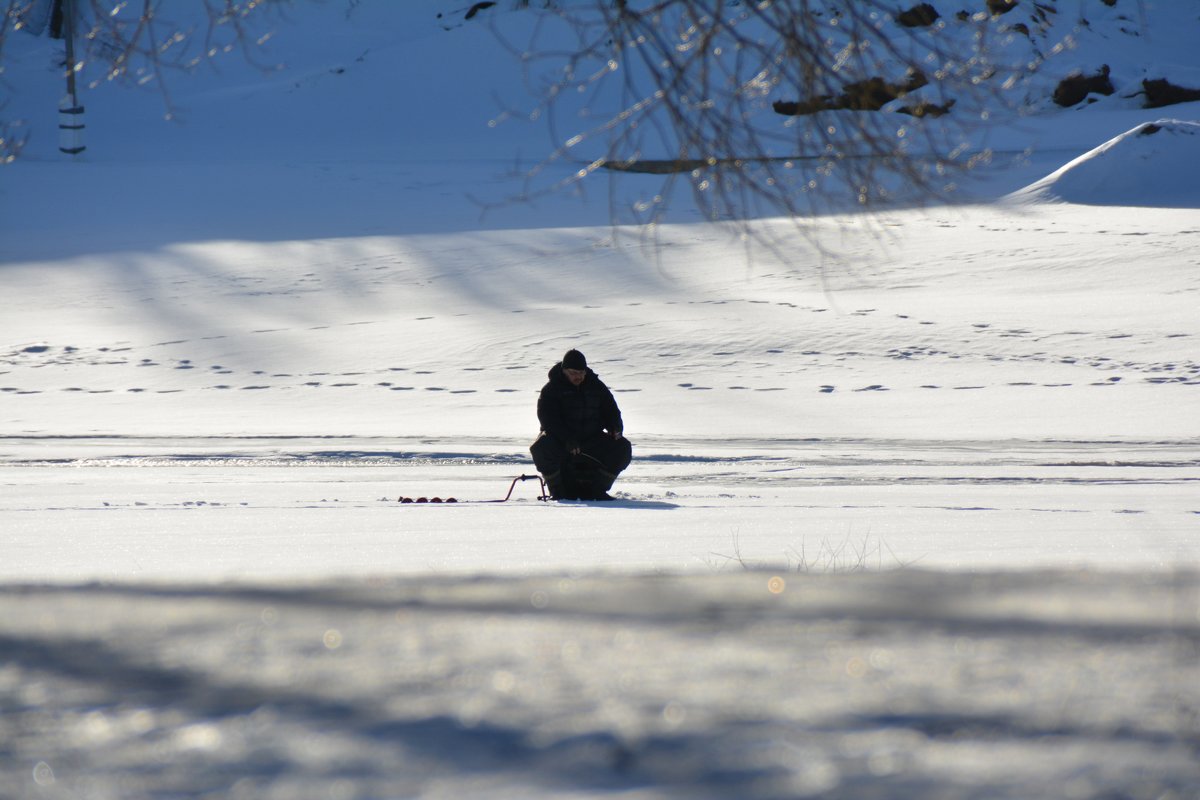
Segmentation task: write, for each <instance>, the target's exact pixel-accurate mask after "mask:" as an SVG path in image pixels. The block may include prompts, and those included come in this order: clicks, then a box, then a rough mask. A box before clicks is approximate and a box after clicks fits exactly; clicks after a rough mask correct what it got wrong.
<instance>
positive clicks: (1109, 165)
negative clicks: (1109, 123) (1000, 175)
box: [1014, 119, 1200, 208]
mask: <svg viewBox="0 0 1200 800" xmlns="http://www.w3.org/2000/svg"><path fill="white" fill-rule="evenodd" d="M1014 197H1015V198H1023V199H1030V200H1042V201H1061V202H1066V203H1079V204H1083V205H1097V206H1157V207H1164V208H1200V123H1197V122H1188V121H1185V120H1178V119H1160V120H1158V121H1156V122H1143V123H1142V124H1141V125H1138V126H1137V127H1136V128H1133V129H1132V130H1129V131H1126V132H1125V133H1123V134H1121V135H1120V136H1118V137H1116V138H1114V139H1111V140H1109V141H1107V142H1105V143H1104V144H1102V145H1100V146H1099V147H1097V148H1096V149H1094V150H1091V151H1089V152H1087V153H1084V154H1083V155H1081V156H1080V157H1079V158H1076V159H1075V160H1073V161H1071V162H1070V163H1068V164H1066V165H1064V166H1063V167H1062V168H1060V169H1058V170H1055V171H1054V172H1052V173H1051V174H1049V175H1047V176H1046V177H1045V178H1042V179H1041V180H1040V181H1037V182H1036V183H1033V184H1030V185H1029V186H1027V187H1025V188H1024V189H1022V190H1020V191H1018V192H1016V193H1014Z"/></svg>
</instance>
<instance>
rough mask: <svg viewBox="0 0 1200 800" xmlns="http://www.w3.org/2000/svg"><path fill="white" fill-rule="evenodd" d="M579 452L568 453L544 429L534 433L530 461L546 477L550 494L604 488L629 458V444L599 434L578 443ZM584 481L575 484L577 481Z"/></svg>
mask: <svg viewBox="0 0 1200 800" xmlns="http://www.w3.org/2000/svg"><path fill="white" fill-rule="evenodd" d="M579 451H580V454H579V455H577V456H572V455H571V454H570V453H568V452H567V448H566V445H564V444H563V443H562V442H560V441H559V440H558V439H556V438H554V437H553V436H551V435H550V434H548V433H543V434H542V435H541V436H539V437H538V439H537V441H536V442H534V443H533V446H532V447H530V448H529V453H530V454H531V455H532V456H533V464H534V466H535V467H537V471H538V472H540V473H542V476H543V477H545V479H546V487H547V488H548V489H549V490H550V493H551V494H553V495H562V494H576V493H577V492H576V491H575V490H576V489H580V490H582V492H583V493H585V494H586V493H587V490H588V489H591V490H594V491H595V492H596V493H602V492H607V491H608V490H609V489H610V488H612V485H613V481H615V480H616V479H617V476H618V475H620V474H621V472H622V471H623V470H624V469H625V468H626V467H628V466H629V462H630V461H632V460H633V446H632V445H631V444H630V443H629V440H628V439H625V438H621V439H614V438H612V437H611V436H607V435H604V434H601V435H599V436H594V437H592V438H591V439H585V440H584V441H583V442H581V443H580V445H579ZM581 483H582V484H585V485H584V486H582V487H581V486H579V484H581Z"/></svg>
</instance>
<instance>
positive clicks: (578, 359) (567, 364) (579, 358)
mask: <svg viewBox="0 0 1200 800" xmlns="http://www.w3.org/2000/svg"><path fill="white" fill-rule="evenodd" d="M562 367H563V369H579V370H584V369H587V359H586V358H584V357H583V353H581V352H579V351H578V350H568V351H567V353H566V355H564V356H563V357H562Z"/></svg>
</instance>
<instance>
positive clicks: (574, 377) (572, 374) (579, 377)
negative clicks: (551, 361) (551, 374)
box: [563, 367, 587, 386]
mask: <svg viewBox="0 0 1200 800" xmlns="http://www.w3.org/2000/svg"><path fill="white" fill-rule="evenodd" d="M563 372H564V373H566V375H567V380H569V381H570V382H571V384H572V385H573V386H578V385H580V384H581V383H583V379H584V378H586V377H587V371H586V370H582V369H567V368H566V367H563Z"/></svg>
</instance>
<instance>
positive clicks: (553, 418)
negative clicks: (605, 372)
mask: <svg viewBox="0 0 1200 800" xmlns="http://www.w3.org/2000/svg"><path fill="white" fill-rule="evenodd" d="M547 377H548V378H549V380H548V381H547V382H546V385H545V386H543V387H542V392H541V394H540V395H539V396H538V405H537V414H538V422H540V423H541V426H542V433H541V435H540V436H538V439H537V441H535V442H534V443H533V446H532V447H530V448H529V452H530V453H531V454H532V455H533V463H534V465H535V466H536V467H537V470H538V472H540V473H542V477H543V478H545V480H546V490H547V491H548V492H549V493H550V496H551V497H553V498H554V499H555V500H612V498H611V497H609V495H608V490H609V489H610V488H612V485H613V481H615V480H616V479H617V475H619V474H620V473H621V471H622V470H624V469H625V468H626V467H628V466H629V462H630V461H631V460H632V459H633V448H632V446H631V445H630V444H629V440H628V439H626V438H625V436H624V431H625V426H624V424H623V422H622V420H621V409H620V408H618V407H617V401H616V399H614V398H613V395H612V392H610V391H609V389H608V387H607V386H605V385H604V382H603V381H601V380H600V376H598V375H597V374H596V373H595V372H592V370H591V369H590V368H589V367H588V365H587V359H586V358H584V357H583V353H581V352H579V351H578V350H568V351H567V353H566V355H564V356H563V358H562V361H560V362H559V363H557V364H555V365H554V366H553V367H551V368H550V372H549V374H548V375H547Z"/></svg>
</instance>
